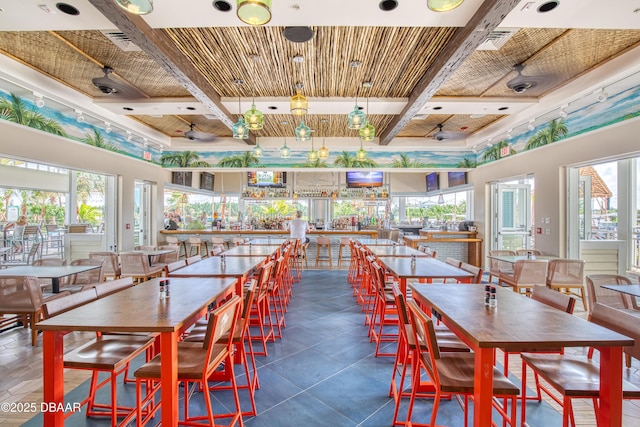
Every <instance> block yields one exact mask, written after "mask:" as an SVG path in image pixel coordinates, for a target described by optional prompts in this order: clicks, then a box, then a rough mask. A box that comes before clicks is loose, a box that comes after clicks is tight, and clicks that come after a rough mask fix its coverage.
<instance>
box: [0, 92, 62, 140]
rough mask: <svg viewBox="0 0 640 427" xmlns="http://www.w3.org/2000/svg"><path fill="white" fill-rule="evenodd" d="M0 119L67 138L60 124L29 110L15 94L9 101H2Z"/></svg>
mask: <svg viewBox="0 0 640 427" xmlns="http://www.w3.org/2000/svg"><path fill="white" fill-rule="evenodd" d="M0 119H4V120H7V121H10V122H14V123H18V124H21V125H24V126H29V127H32V128H34V129H38V130H42V131H45V132H48V133H52V134H54V135H60V136H67V135H66V133H65V132H64V130H62V126H60V123H58V122H57V121H55V120H52V119H48V118H46V117H45V116H43V115H42V114H40V113H39V112H37V111H36V110H34V109H33V108H29V107H28V106H27V104H26V103H25V102H24V100H23V99H22V98H20V97H19V96H18V95H16V94H15V93H12V94H11V95H10V96H9V98H8V99H0Z"/></svg>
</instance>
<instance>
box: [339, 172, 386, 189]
mask: <svg viewBox="0 0 640 427" xmlns="http://www.w3.org/2000/svg"><path fill="white" fill-rule="evenodd" d="M370 187H382V172H364V171H353V172H347V188H370Z"/></svg>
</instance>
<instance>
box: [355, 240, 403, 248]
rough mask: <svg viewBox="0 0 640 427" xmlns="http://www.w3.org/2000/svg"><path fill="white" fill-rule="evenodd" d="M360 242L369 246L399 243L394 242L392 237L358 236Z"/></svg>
mask: <svg viewBox="0 0 640 427" xmlns="http://www.w3.org/2000/svg"><path fill="white" fill-rule="evenodd" d="M356 240H357V241H358V242H360V243H362V244H363V245H365V246H367V247H369V246H393V245H397V244H398V242H394V241H393V240H390V239H364V238H358V239H356Z"/></svg>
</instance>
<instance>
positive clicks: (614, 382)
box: [597, 347, 622, 427]
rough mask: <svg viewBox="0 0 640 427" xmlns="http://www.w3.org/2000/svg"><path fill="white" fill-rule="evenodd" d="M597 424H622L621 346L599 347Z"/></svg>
mask: <svg viewBox="0 0 640 427" xmlns="http://www.w3.org/2000/svg"><path fill="white" fill-rule="evenodd" d="M598 350H600V409H599V413H598V414H597V417H598V425H602V426H611V427H620V426H622V347H601V348H599V349H598Z"/></svg>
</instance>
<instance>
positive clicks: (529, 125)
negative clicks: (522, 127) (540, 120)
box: [527, 119, 535, 130]
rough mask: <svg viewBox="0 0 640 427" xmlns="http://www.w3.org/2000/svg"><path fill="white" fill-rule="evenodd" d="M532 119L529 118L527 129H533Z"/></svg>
mask: <svg viewBox="0 0 640 427" xmlns="http://www.w3.org/2000/svg"><path fill="white" fill-rule="evenodd" d="M534 121H535V120H534V119H531V120H529V124H528V125H527V129H529V130H534V129H535V126H533V122H534Z"/></svg>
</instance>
